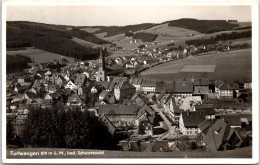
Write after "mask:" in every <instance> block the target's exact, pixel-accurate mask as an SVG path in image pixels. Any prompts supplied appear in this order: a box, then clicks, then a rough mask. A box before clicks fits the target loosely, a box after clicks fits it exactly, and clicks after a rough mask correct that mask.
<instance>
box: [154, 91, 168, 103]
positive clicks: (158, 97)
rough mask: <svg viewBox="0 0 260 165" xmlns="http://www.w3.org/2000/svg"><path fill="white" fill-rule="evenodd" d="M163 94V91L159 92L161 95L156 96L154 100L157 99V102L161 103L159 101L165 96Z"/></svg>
mask: <svg viewBox="0 0 260 165" xmlns="http://www.w3.org/2000/svg"><path fill="white" fill-rule="evenodd" d="M165 93H166V92H165V91H163V92H161V93H160V94H159V95H158V96H157V98H156V99H157V100H158V101H161V99H162V98H163V96H164V95H165Z"/></svg>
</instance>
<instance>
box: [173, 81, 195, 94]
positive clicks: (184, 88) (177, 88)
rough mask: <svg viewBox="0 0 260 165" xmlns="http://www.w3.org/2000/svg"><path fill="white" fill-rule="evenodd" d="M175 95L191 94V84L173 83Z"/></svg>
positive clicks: (189, 82) (184, 82)
mask: <svg viewBox="0 0 260 165" xmlns="http://www.w3.org/2000/svg"><path fill="white" fill-rule="evenodd" d="M173 92H175V93H192V92H193V84H192V82H191V81H185V80H181V81H175V83H174V91H173Z"/></svg>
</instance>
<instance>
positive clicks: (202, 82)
mask: <svg viewBox="0 0 260 165" xmlns="http://www.w3.org/2000/svg"><path fill="white" fill-rule="evenodd" d="M192 81H193V86H194V92H193V93H194V94H197V95H200V94H208V93H209V79H208V78H197V79H192Z"/></svg>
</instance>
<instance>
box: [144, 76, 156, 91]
mask: <svg viewBox="0 0 260 165" xmlns="http://www.w3.org/2000/svg"><path fill="white" fill-rule="evenodd" d="M155 86H156V81H154V80H147V79H144V80H143V81H142V84H141V91H142V92H145V93H154V92H155Z"/></svg>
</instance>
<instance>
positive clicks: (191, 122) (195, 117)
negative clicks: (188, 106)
mask: <svg viewBox="0 0 260 165" xmlns="http://www.w3.org/2000/svg"><path fill="white" fill-rule="evenodd" d="M181 114H182V119H183V123H184V126H185V127H198V125H199V124H200V123H201V122H203V121H204V120H205V114H204V113H201V112H197V111H192V112H188V111H187V112H182V113H181Z"/></svg>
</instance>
